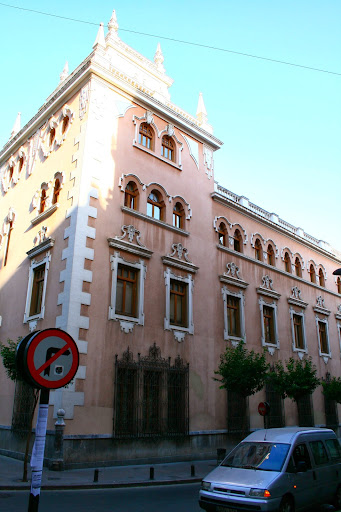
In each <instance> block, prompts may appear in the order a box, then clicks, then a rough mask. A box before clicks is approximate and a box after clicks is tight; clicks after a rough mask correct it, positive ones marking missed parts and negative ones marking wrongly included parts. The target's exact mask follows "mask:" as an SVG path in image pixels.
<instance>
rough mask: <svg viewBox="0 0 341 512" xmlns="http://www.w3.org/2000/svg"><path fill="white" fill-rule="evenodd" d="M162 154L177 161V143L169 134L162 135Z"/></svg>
mask: <svg viewBox="0 0 341 512" xmlns="http://www.w3.org/2000/svg"><path fill="white" fill-rule="evenodd" d="M161 156H163V157H164V158H168V160H171V161H172V162H175V144H174V142H173V139H172V138H171V137H169V136H168V135H164V136H163V137H162V143H161Z"/></svg>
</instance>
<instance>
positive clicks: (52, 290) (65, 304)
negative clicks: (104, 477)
mask: <svg viewBox="0 0 341 512" xmlns="http://www.w3.org/2000/svg"><path fill="white" fill-rule="evenodd" d="M116 28H117V27H116V25H115V20H114V19H112V23H111V25H110V24H109V32H108V34H107V36H106V38H105V39H104V35H103V33H102V32H101V30H102V29H100V32H99V36H98V38H97V40H96V44H95V45H94V50H93V52H92V53H91V54H90V55H89V57H88V58H87V59H86V60H85V61H84V62H83V63H82V64H81V65H80V66H79V67H78V68H77V69H76V70H75V71H74V72H73V73H72V74H71V75H70V76H68V77H66V78H64V80H63V81H62V82H61V83H60V84H59V86H58V87H57V89H56V90H55V91H54V92H53V93H52V95H51V96H50V98H48V99H47V101H46V103H45V104H44V105H43V107H42V108H41V110H40V111H39V112H38V113H37V115H36V116H35V118H33V119H32V120H31V121H30V122H29V123H28V124H27V125H26V126H25V127H23V128H22V129H21V130H20V131H19V133H17V134H14V135H13V137H12V138H11V139H10V140H9V142H8V143H7V144H6V145H5V147H4V148H3V150H2V151H1V153H0V169H1V175H0V178H1V185H2V186H1V201H0V220H1V223H0V224H1V225H2V231H1V248H0V316H1V327H0V339H1V341H2V342H4V341H5V340H6V339H7V338H11V339H17V337H18V336H25V335H26V334H28V333H29V332H30V331H34V330H37V329H39V330H41V329H46V328H49V327H59V328H61V329H64V330H66V331H67V332H68V333H69V334H71V336H73V338H74V339H75V341H76V343H77V345H78V348H79V352H80V367H79V370H78V373H77V376H76V378H75V380H74V382H73V383H72V384H71V385H70V386H69V387H68V388H67V389H62V390H58V391H54V392H52V393H51V396H50V404H51V406H50V416H49V424H48V427H49V428H50V429H53V425H54V421H55V418H56V412H57V410H58V409H59V408H63V409H64V410H65V412H66V414H65V420H66V430H65V434H66V435H68V436H70V438H72V436H78V438H79V439H80V438H84V440H87V442H89V443H91V440H93V439H95V438H96V439H97V440H100V439H108V438H112V437H113V438H114V439H115V426H114V421H113V418H114V419H115V418H116V420H117V411H116V410H115V406H117V404H118V394H116V395H115V389H116V391H117V390H118V388H117V386H118V384H117V374H115V356H116V355H117V357H118V360H121V358H122V357H123V354H124V353H125V352H126V351H127V348H128V347H129V351H130V352H131V353H132V357H133V359H134V361H137V359H138V354H140V355H141V357H145V356H147V355H148V353H149V349H150V347H152V346H153V345H154V343H155V345H156V346H157V347H158V348H159V349H160V352H159V353H158V354H159V356H160V355H161V358H165V359H166V360H168V358H171V364H173V362H174V361H175V360H176V358H177V357H178V356H179V357H180V358H181V360H182V363H183V365H187V364H188V365H189V386H188V404H187V406H188V418H187V419H188V432H187V435H188V436H189V438H191V439H193V440H194V439H195V442H194V441H193V442H192V444H191V445H190V447H189V445H188V446H187V445H186V446H185V444H184V445H183V446H182V447H181V448H179V447H178V448H176V446H175V444H176V443H175V444H174V446H173V447H172V448H169V444H167V446H168V450H169V451H168V452H167V453H168V454H170V455H174V456H177V455H180V454H181V450H183V452H186V453H187V454H194V453H196V454H198V453H211V452H212V450H213V449H214V448H215V447H216V446H217V445H218V446H219V443H221V439H222V438H221V436H225V437H224V439H226V438H227V437H226V436H228V428H227V400H226V392H225V391H223V390H221V389H219V385H218V383H217V382H216V381H214V379H213V377H214V371H215V370H216V369H217V367H218V364H219V357H220V354H221V353H222V352H223V351H224V349H225V347H226V345H227V344H228V345H230V344H231V343H232V344H235V343H236V342H238V340H240V339H243V340H244V341H245V343H246V346H247V348H248V349H254V350H255V351H261V350H262V348H263V347H264V346H267V347H268V353H267V360H268V362H269V363H273V362H275V361H277V360H279V359H281V360H287V359H289V357H294V358H306V357H311V358H312V360H313V362H314V364H315V365H316V367H317V370H318V376H319V377H325V375H326V373H327V372H329V373H330V374H331V375H334V376H338V375H339V374H340V341H341V340H340V333H341V306H340V305H341V295H340V293H339V292H340V291H341V290H340V288H338V285H337V281H336V279H335V276H333V275H332V272H333V271H334V270H335V269H336V268H338V267H340V266H341V260H340V254H337V253H336V251H334V250H333V249H332V248H331V247H330V246H329V245H328V244H325V243H324V242H320V241H318V240H316V239H314V238H313V237H311V236H308V235H306V233H304V231H303V230H301V229H300V228H296V227H294V226H291V225H289V224H287V223H286V222H284V221H283V220H281V219H278V217H277V216H275V215H273V214H270V213H268V212H266V211H264V210H262V209H261V208H260V207H257V206H255V205H254V204H252V203H250V202H249V201H248V200H247V199H246V198H243V197H238V196H236V195H235V194H233V193H232V192H230V191H229V190H228V189H227V188H223V187H222V186H220V185H218V184H217V183H216V182H215V181H214V166H213V154H214V152H215V151H216V150H218V149H219V147H220V146H221V144H222V142H221V141H220V140H218V139H217V138H216V137H215V136H214V135H213V134H212V130H211V127H210V125H208V123H207V116H206V112H205V109H204V105H203V102H202V98H201V100H200V102H199V104H200V108H199V109H198V113H197V117H193V116H191V115H189V114H187V113H186V112H185V111H183V110H181V109H180V108H179V107H177V106H175V105H173V104H172V103H171V102H170V98H169V92H168V88H169V86H170V85H171V83H172V81H171V79H169V78H168V77H167V76H166V75H165V73H164V70H163V66H162V54H160V51H159V52H157V54H156V56H155V60H154V62H151V61H148V60H147V59H145V58H144V57H142V56H141V55H139V54H137V52H135V51H134V50H132V49H131V48H129V47H127V46H126V45H125V44H124V43H123V42H122V41H121V40H120V39H119V38H118V35H117V30H116ZM133 77H134V78H133ZM142 123H144V124H145V125H147V126H148V127H149V129H150V130H151V133H152V136H153V139H152V147H151V149H148V147H146V146H144V145H143V143H141V142H139V131H140V126H141V124H142ZM51 133H52V135H51ZM165 136H166V137H169V138H170V139H171V140H172V143H173V148H174V149H173V150H174V157H173V161H170V160H169V159H168V158H166V157H165V156H162V140H163V137H165ZM56 180H59V184H60V187H59V189H58V191H57V198H56V197H54V192H55V187H56ZM130 182H132V183H133V184H134V187H135V194H136V198H135V204H134V205H133V206H134V207H130V206H129V205H128V206H127V201H126V200H125V198H126V189H127V185H128V183H130ZM223 185H224V186H225V185H226V187H228V183H226V184H223ZM57 188H58V187H57ZM42 189H44V190H45V191H46V198H47V199H46V201H45V204H44V209H43V210H44V211H42V212H41V213H40V211H41V210H42V207H41V198H42V196H41V191H42ZM153 191H154V192H155V191H156V192H157V193H158V194H159V197H160V198H161V199H162V204H161V206H162V214H161V215H162V218H161V220H158V219H156V218H154V217H152V216H151V215H150V214H147V212H149V211H148V206H147V202H148V196H149V195H150V193H151V192H153ZM254 200H257V198H254ZM177 203H179V204H180V205H181V221H180V222H181V225H180V227H178V226H177V225H174V220H173V209H174V206H175V205H176V204H177ZM221 223H223V224H224V226H225V229H226V232H225V235H224V240H223V239H222V238H220V239H219V236H220V235H219V229H220V225H221ZM299 223H300V220H299V219H297V224H299ZM236 229H238V230H239V233H240V236H241V238H240V240H239V246H238V245H235V241H234V237H235V232H236ZM9 233H10V237H9ZM257 239H258V240H259V241H260V243H261V252H260V253H259V254H260V255H261V256H260V259H256V251H255V243H256V240H257ZM8 240H9V241H8ZM222 242H223V243H222ZM269 244H270V245H271V246H272V248H273V251H274V254H273V262H270V263H271V264H270V263H269V259H268V256H266V253H267V250H268V247H269ZM286 253H287V254H288V255H289V258H290V263H289V267H288V266H287V267H286V266H285V261H284V259H285V254H286ZM297 258H298V261H299V262H300V266H301V275H297V274H296V272H297V270H296V267H295V261H297ZM5 259H6V264H5ZM39 265H45V267H44V269H45V275H44V287H43V296H42V304H41V309H40V311H39V312H38V313H37V314H34V313H33V314H32V309H31V302H32V286H33V284H32V281H30V279H31V278H32V277H34V269H35V268H36V267H37V266H39ZM310 265H313V267H314V269H315V272H316V276H317V277H316V279H315V282H312V281H311V275H310V274H309V272H308V270H310ZM120 266H122V267H124V268H131V269H133V270H134V271H135V273H136V275H137V280H138V282H137V289H136V290H135V292H134V293H135V294H136V304H135V306H136V311H135V313H134V314H133V315H130V316H129V315H125V314H119V313H117V311H116V309H117V302H116V294H117V293H118V292H117V270H118V268H120ZM320 270H321V272H322V276H323V281H324V282H322V281H321V282H320V281H319V280H318V275H319V271H320ZM298 273H299V272H298ZM321 279H322V278H321ZM172 282H173V283H180V284H182V285H183V286H184V290H185V292H184V293H185V306H184V310H183V315H184V316H185V319H184V320H183V322H182V325H179V324H181V322H177V323H174V322H173V323H172V319H171V318H170V315H171V313H169V307H170V288H169V287H170V284H171V283H172ZM227 297H234V298H235V300H236V301H237V303H238V308H239V310H238V315H239V316H238V322H239V325H238V328H237V330H236V331H235V334H232V335H231V333H229V328H228V325H227V324H228V322H227V315H226V308H227V302H226V301H227ZM179 300H180V299H179ZM264 306H265V307H270V309H271V312H272V313H271V314H272V315H273V318H272V320H273V323H274V326H273V329H274V332H273V333H272V334H273V339H272V340H271V342H270V343H269V342H267V336H266V333H264V322H263V312H264V310H263V308H264ZM294 315H296V317H295V318H297V315H298V316H299V317H300V318H301V321H302V325H303V326H304V333H303V334H304V339H303V341H302V343H303V344H302V347H301V348H299V349H297V347H295V340H294V339H293V332H294V331H293V316H294ZM319 322H322V324H323V325H322V327H325V328H326V332H327V347H323V350H321V340H320V339H319ZM115 379H116V380H115ZM115 382H116V384H115ZM115 386H116V388H115ZM132 399H133V398H132ZM264 399H265V391H264V390H262V391H261V392H259V393H258V394H257V395H255V396H252V397H251V398H250V400H249V404H248V411H249V417H250V427H251V428H259V427H262V426H263V419H262V418H261V417H260V416H259V414H258V412H257V405H258V403H259V402H260V401H262V400H264ZM13 400H14V384H13V383H12V382H10V381H9V380H8V378H7V377H6V375H5V372H4V369H3V367H2V366H1V367H0V401H1V407H0V425H2V426H4V427H8V426H10V425H11V421H12V409H13ZM312 402H313V411H314V423H315V425H325V424H326V417H325V410H324V400H323V395H322V391H321V387H318V388H317V389H316V391H315V392H314V394H313V400H312ZM179 404H180V406H182V405H183V402H181V401H180V402H179ZM282 407H283V413H284V421H285V425H297V424H298V415H297V407H296V405H295V404H294V403H293V402H291V401H290V400H289V399H286V400H284V402H283V404H282ZM339 412H340V411H339ZM215 436H217V437H216V439H219V440H218V441H215ZM202 439H209V442H208V443H207V446H206V447H205V446H204V445H205V443H204V442H202ZM135 442H136V440H132V441H131V443H132V444H133V443H135ZM117 443H119V441H117ZM125 443H126V445H125V446H126V452H124V453H125V455H124V453H123V452H122V453H121V455H120V456H121V457H122V458H124V457H126V458H135V459H138V458H139V456H140V454H141V453H142V451H140V452H139V449H138V446H137V445H134V446H135V448H134V450H135V451H134V454H133V455H132V452H129V446H128V445H129V443H128V442H127V441H125ZM165 443H166V441H165ZM167 443H169V441H167ZM136 446H137V448H136ZM162 446H163V445H162V442H161V443H160V444H159V445H158V448H155V447H154V452H153V448H150V447H149V448H148V449H145V451H144V452H143V454H144V456H146V454H147V455H148V456H151V457H152V456H156V455H160V454H162V453H163V452H162V450H163V448H162ZM164 446H165V445H164ZM186 450H187V451H186ZM70 457H71V458H72V455H70ZM101 457H103V454H101ZM110 458H114V455H110V453H109V454H108V459H110ZM82 460H87V455H86V454H85V455H83V459H82Z"/></svg>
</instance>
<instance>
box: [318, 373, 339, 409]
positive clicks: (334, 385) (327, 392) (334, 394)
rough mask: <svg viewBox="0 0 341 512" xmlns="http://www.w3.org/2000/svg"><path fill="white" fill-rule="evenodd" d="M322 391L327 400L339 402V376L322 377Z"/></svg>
mask: <svg viewBox="0 0 341 512" xmlns="http://www.w3.org/2000/svg"><path fill="white" fill-rule="evenodd" d="M321 384H322V391H323V394H324V396H325V397H326V398H327V400H335V402H338V403H339V404H341V377H332V378H329V379H326V380H324V379H322V380H321Z"/></svg>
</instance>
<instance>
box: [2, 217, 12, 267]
mask: <svg viewBox="0 0 341 512" xmlns="http://www.w3.org/2000/svg"><path fill="white" fill-rule="evenodd" d="M8 224H9V226H8V232H7V242H6V249H5V257H4V267H5V266H6V265H7V260H8V252H9V243H10V240H11V234H12V229H13V220H10V221H9V222H8Z"/></svg>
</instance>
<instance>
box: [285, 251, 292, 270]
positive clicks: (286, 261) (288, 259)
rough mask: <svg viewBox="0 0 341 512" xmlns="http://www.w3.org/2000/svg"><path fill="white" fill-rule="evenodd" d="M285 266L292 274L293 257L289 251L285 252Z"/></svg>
mask: <svg viewBox="0 0 341 512" xmlns="http://www.w3.org/2000/svg"><path fill="white" fill-rule="evenodd" d="M284 268H285V271H286V272H288V273H289V274H291V259H290V256H289V253H288V252H286V253H285V254H284Z"/></svg>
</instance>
